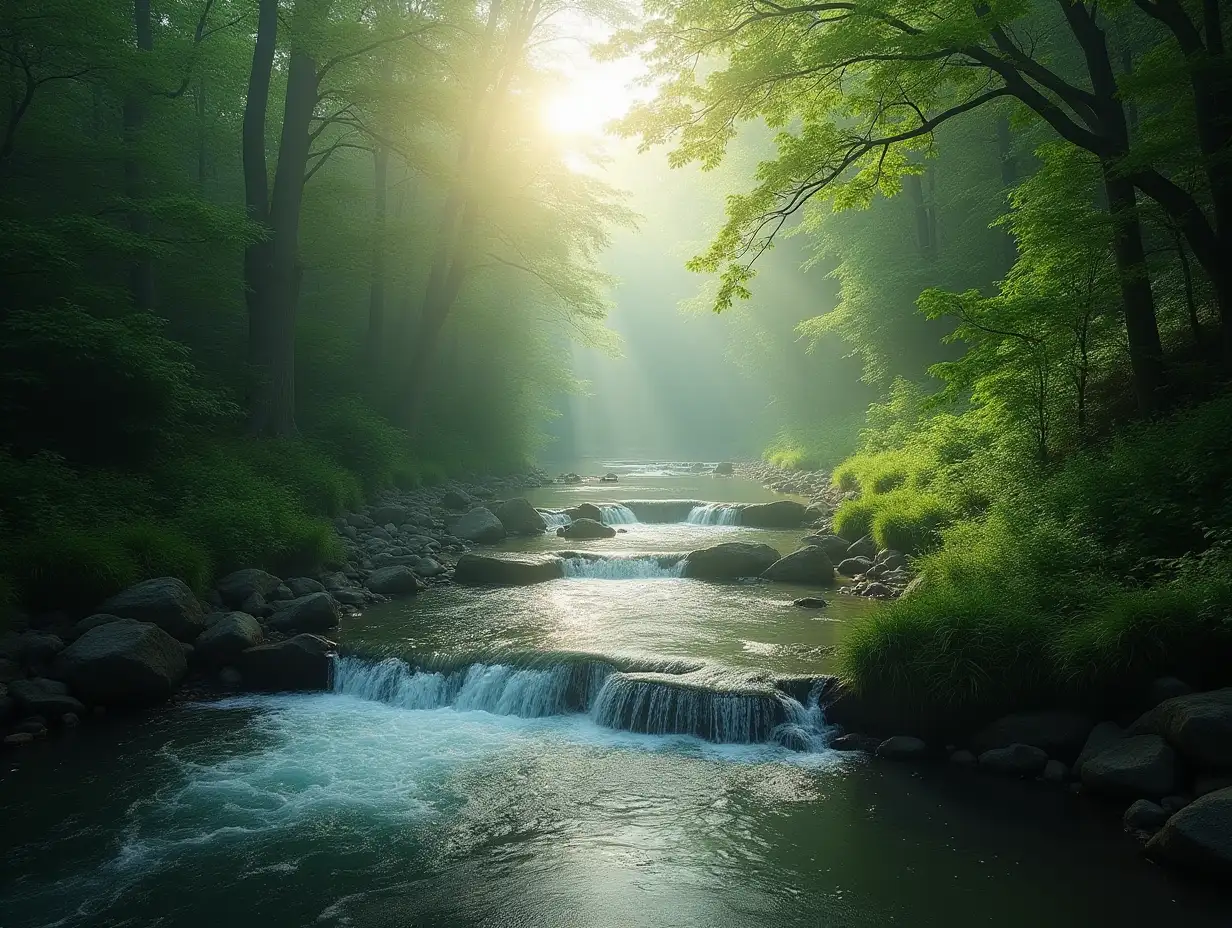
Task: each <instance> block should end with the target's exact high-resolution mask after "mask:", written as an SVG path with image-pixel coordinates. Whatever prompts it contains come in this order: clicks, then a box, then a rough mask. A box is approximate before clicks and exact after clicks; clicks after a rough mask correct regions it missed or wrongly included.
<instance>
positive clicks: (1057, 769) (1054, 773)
mask: <svg viewBox="0 0 1232 928" xmlns="http://www.w3.org/2000/svg"><path fill="white" fill-rule="evenodd" d="M1040 776H1042V777H1043V778H1044V779H1045V780H1047V781H1048V782H1049V783H1064V782H1065V781H1066V780H1068V779H1069V768H1068V767H1067V766H1065V764H1063V763H1062V762H1061V761H1059V760H1057V759H1056V758H1055V757H1053V758H1050V759H1049V761H1048V763H1046V764H1044V772H1043V773H1042V774H1040Z"/></svg>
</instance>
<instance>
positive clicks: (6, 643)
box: [0, 632, 64, 667]
mask: <svg viewBox="0 0 1232 928" xmlns="http://www.w3.org/2000/svg"><path fill="white" fill-rule="evenodd" d="M63 648H64V641H63V639H61V638H60V637H59V636H58V635H49V634H46V633H43V632H21V633H17V632H10V633H9V634H7V635H5V636H3V637H2V638H0V658H3V659H5V660H11V661H13V662H14V663H15V664H24V665H25V666H27V667H42V666H44V665H46V664H48V663H50V662H51V661H52V660H53V659H54V658H55V656H56V655H57V654H59V653H60V651H61V650H63Z"/></svg>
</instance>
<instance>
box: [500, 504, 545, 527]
mask: <svg viewBox="0 0 1232 928" xmlns="http://www.w3.org/2000/svg"><path fill="white" fill-rule="evenodd" d="M495 514H496V518H498V519H500V521H501V525H503V526H505V531H506V532H508V533H509V534H510V535H542V534H543V533H544V532H546V531H547V529H548V524H547V522H545V521H544V520H543V516H541V515H539V510H537V509H536V508H535V507H534V506H532V505H531V504H530V502H529V501H528V500H527V499H526V497H525V496H515V497H514V498H513V499H507V500H505V501H504V502H503V503H501V504H500V505H499V506H497V507H496V513H495Z"/></svg>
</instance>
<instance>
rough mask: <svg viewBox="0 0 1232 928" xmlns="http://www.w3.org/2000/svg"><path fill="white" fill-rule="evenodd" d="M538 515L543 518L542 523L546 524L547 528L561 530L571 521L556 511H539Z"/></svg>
mask: <svg viewBox="0 0 1232 928" xmlns="http://www.w3.org/2000/svg"><path fill="white" fill-rule="evenodd" d="M539 515H541V516H543V521H544V522H546V523H547V526H548V528H552V529H555V528H561V527H562V526H565V525H568V524H569V523H570V522H572V521H573V520H572V519H570V518H569V516H567V515H566V514H565V513H563V512H561V511H559V510H556V509H540V510H539Z"/></svg>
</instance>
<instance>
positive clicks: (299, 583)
mask: <svg viewBox="0 0 1232 928" xmlns="http://www.w3.org/2000/svg"><path fill="white" fill-rule="evenodd" d="M287 588H288V589H290V591H291V596H290V598H291V599H299V598H300V597H301V596H309V595H311V594H313V593H324V592H325V584H323V583H322V582H321V581H320V580H313V579H312V578H311V577H292V578H291V579H290V580H288V581H287Z"/></svg>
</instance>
